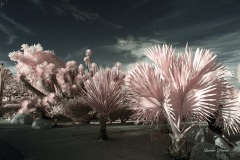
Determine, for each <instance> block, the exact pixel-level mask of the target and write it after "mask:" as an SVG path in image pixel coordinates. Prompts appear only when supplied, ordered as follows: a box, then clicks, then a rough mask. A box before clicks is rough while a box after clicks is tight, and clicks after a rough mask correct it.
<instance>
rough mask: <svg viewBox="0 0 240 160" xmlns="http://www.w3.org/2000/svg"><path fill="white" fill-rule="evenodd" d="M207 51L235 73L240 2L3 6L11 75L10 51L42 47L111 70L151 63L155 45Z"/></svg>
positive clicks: (29, 2) (76, 0)
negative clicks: (148, 52) (88, 53)
mask: <svg viewBox="0 0 240 160" xmlns="http://www.w3.org/2000/svg"><path fill="white" fill-rule="evenodd" d="M187 42H188V44H189V47H191V48H197V47H203V48H207V49H211V50H212V51H214V52H215V53H216V54H217V55H218V58H219V61H220V62H222V63H224V64H225V65H226V66H228V67H229V69H230V70H231V71H233V72H234V74H236V70H237V65H238V64H239V63H240V2H239V0H8V2H7V3H6V4H5V5H4V6H2V7H1V8H0V59H1V61H3V62H4V63H5V64H6V67H8V68H10V69H11V70H12V71H15V69H14V63H13V62H11V61H10V60H9V57H8V53H9V52H12V51H14V50H15V51H16V50H19V49H20V47H21V45H22V44H28V45H32V44H37V43H40V44H41V45H42V46H43V48H44V49H45V50H54V51H55V54H56V55H57V56H58V57H59V58H60V59H62V60H64V61H68V60H76V61H77V62H78V64H79V63H83V61H82V59H83V58H84V52H85V50H86V49H87V48H90V49H91V50H92V51H93V55H92V61H93V62H96V63H97V64H99V65H102V66H106V65H109V66H112V65H113V64H114V63H115V62H117V61H120V62H121V63H123V65H124V69H126V68H127V67H128V66H129V65H130V64H134V63H135V62H138V61H142V60H144V61H145V60H147V58H145V57H144V55H143V53H142V50H143V49H144V48H146V47H150V46H152V45H154V44H162V43H167V44H172V45H173V46H174V47H176V48H177V50H178V49H184V47H185V45H186V43H187Z"/></svg>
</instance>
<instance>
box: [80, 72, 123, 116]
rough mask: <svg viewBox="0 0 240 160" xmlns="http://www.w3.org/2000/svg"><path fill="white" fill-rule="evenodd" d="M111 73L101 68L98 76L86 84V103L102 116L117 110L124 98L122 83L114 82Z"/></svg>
mask: <svg viewBox="0 0 240 160" xmlns="http://www.w3.org/2000/svg"><path fill="white" fill-rule="evenodd" d="M111 76H112V75H111V72H109V71H108V70H107V69H106V70H104V69H102V68H100V69H99V70H98V72H97V73H96V74H94V76H93V77H92V78H90V79H89V80H87V81H85V82H84V85H85V89H86V92H85V94H86V98H85V100H84V101H85V102H86V103H87V104H88V105H89V106H91V107H92V108H93V109H94V110H96V111H97V112H99V113H100V114H102V115H108V114H109V113H110V112H112V111H114V110H115V109H117V108H118V107H119V106H120V104H121V103H122V100H123V98H124V96H125V95H124V94H123V93H122V92H123V88H122V81H123V79H120V80H118V81H117V82H115V81H113V80H112V78H111Z"/></svg>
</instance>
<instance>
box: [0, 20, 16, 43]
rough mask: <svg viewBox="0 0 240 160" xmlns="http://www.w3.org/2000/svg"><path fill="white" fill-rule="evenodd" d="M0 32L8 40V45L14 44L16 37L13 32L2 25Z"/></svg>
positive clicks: (0, 25)
mask: <svg viewBox="0 0 240 160" xmlns="http://www.w3.org/2000/svg"><path fill="white" fill-rule="evenodd" d="M0 31H1V32H3V33H4V34H5V35H6V36H7V37H8V38H7V39H8V40H7V42H6V44H12V43H13V41H14V39H16V36H15V35H14V34H13V32H12V30H10V29H9V28H7V27H5V26H4V25H2V24H0Z"/></svg>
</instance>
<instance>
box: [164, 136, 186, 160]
mask: <svg viewBox="0 0 240 160" xmlns="http://www.w3.org/2000/svg"><path fill="white" fill-rule="evenodd" d="M169 135H170V138H171V140H170V144H169V156H170V157H172V158H173V159H174V160H185V159H188V158H189V153H190V152H189V151H188V148H187V144H186V138H185V137H183V136H175V135H171V134H169Z"/></svg>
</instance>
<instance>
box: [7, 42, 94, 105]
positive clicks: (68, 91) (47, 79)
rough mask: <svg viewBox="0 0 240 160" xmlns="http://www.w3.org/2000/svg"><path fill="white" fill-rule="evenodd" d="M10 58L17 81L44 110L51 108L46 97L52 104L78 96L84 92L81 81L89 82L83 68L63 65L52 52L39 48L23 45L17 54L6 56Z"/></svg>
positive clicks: (71, 62)
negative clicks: (19, 81) (14, 67)
mask: <svg viewBox="0 0 240 160" xmlns="http://www.w3.org/2000/svg"><path fill="white" fill-rule="evenodd" d="M9 57H10V59H11V60H13V61H15V62H17V65H16V69H17V75H16V78H17V79H18V80H21V81H22V82H23V84H24V86H25V87H26V88H27V89H29V90H30V91H32V92H33V93H35V94H36V95H37V96H38V97H39V98H40V100H41V101H43V102H42V103H40V104H42V105H44V106H45V107H46V106H48V107H49V105H50V104H49V103H46V102H45V101H44V98H45V99H46V97H48V98H47V99H49V101H51V100H50V98H51V97H52V98H53V99H52V102H54V103H55V102H56V101H61V100H62V99H65V98H67V99H71V98H73V97H76V96H80V95H81V88H84V86H83V81H85V80H86V79H87V78H88V75H86V74H85V71H84V67H83V65H82V64H80V65H79V66H78V67H77V66H76V62H75V61H69V62H67V63H66V64H65V63H64V62H63V61H61V60H60V59H58V57H57V56H56V55H55V54H54V52H53V51H48V50H43V47H42V46H41V45H40V44H37V45H32V46H28V45H26V44H24V45H22V47H21V50H20V51H15V52H11V53H9ZM92 65H93V66H94V64H92ZM33 101H35V100H33ZM56 103H57V102H56ZM29 104H31V103H29ZM55 105H56V104H52V106H55Z"/></svg>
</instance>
